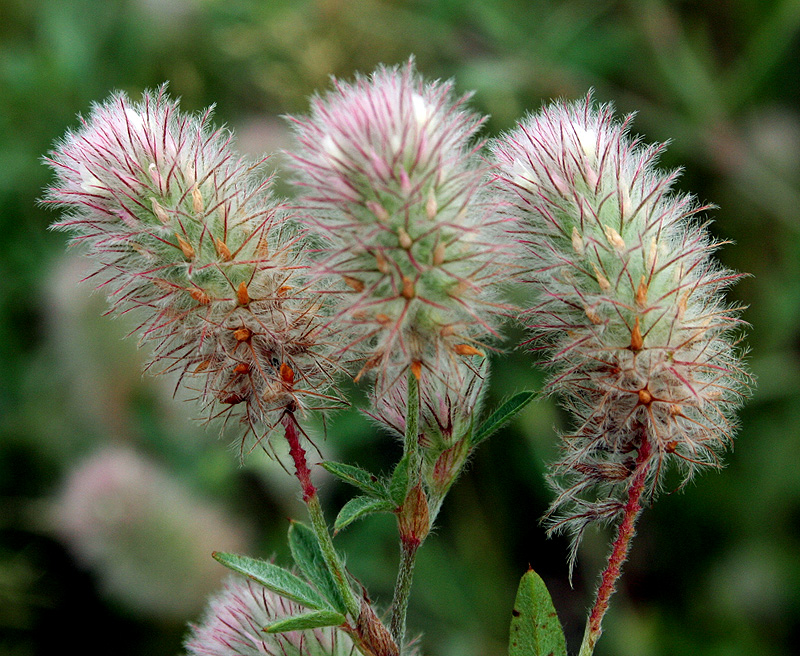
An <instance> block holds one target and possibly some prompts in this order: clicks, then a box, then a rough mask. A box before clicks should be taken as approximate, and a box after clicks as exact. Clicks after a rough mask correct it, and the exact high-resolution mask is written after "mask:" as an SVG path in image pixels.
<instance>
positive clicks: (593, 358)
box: [493, 96, 749, 544]
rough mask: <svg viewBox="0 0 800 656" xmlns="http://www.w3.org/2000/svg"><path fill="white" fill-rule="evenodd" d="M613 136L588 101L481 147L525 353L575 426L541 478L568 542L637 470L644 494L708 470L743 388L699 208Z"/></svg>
mask: <svg viewBox="0 0 800 656" xmlns="http://www.w3.org/2000/svg"><path fill="white" fill-rule="evenodd" d="M629 123H630V117H628V118H626V119H625V120H624V121H623V122H621V123H620V122H618V121H616V120H615V119H614V118H613V116H612V110H611V108H610V107H609V106H601V107H599V108H598V107H595V106H594V105H593V103H592V101H591V96H589V97H587V98H586V100H585V101H583V102H578V103H556V104H554V105H552V106H550V107H548V108H546V109H544V110H542V111H541V112H539V113H538V114H536V115H533V116H530V117H529V118H527V119H526V120H525V121H523V122H522V124H521V125H520V126H519V127H518V128H517V129H516V130H514V131H512V132H511V133H509V134H506V135H505V136H504V137H502V138H501V139H499V140H498V141H497V142H496V143H495V144H494V146H493V153H494V158H495V161H496V163H497V166H498V173H497V179H496V189H497V191H498V193H499V194H501V195H502V197H503V199H504V201H505V203H506V207H505V211H506V213H507V214H508V215H509V216H512V217H513V218H514V219H516V221H517V226H518V229H519V230H520V231H521V232H522V233H523V234H524V238H523V240H524V245H525V246H526V247H527V260H528V261H527V263H528V264H529V266H530V268H531V270H532V275H531V278H530V285H531V288H532V290H533V293H534V295H535V300H534V302H533V305H532V307H531V308H530V309H529V310H528V311H527V312H526V313H525V314H524V321H525V323H526V324H527V326H528V328H529V329H530V333H531V340H530V344H531V345H532V347H533V348H535V349H541V350H543V351H544V352H545V353H546V357H547V359H548V362H549V363H550V365H551V366H552V368H553V375H552V377H551V379H550V383H549V385H550V389H551V390H552V391H553V392H557V393H560V394H561V395H563V397H564V398H565V401H566V404H567V407H568V408H569V409H570V410H571V411H572V413H573V414H574V416H575V419H576V424H575V430H574V432H572V433H570V434H569V435H566V436H565V437H564V443H563V444H564V446H563V450H564V454H563V459H562V460H561V461H560V462H559V463H557V464H556V466H555V471H554V482H555V485H556V487H557V490H558V492H559V496H558V498H557V499H556V501H555V502H554V504H553V507H552V508H551V510H550V514H551V516H554V519H552V522H553V523H552V525H551V526H552V528H554V529H559V530H561V529H567V530H569V531H571V532H572V533H573V534H574V535H575V536H576V537H577V538H578V539H579V538H580V535H581V534H582V532H583V529H584V528H585V527H586V526H587V525H588V524H590V523H592V522H594V521H607V520H609V519H612V518H614V517H616V516H617V513H619V511H620V509H621V507H622V501H621V499H622V498H623V496H624V492H625V490H626V489H627V486H628V485H629V484H630V482H631V480H632V479H633V477H634V475H635V474H636V473H637V470H641V469H642V468H645V469H646V472H647V480H648V486H649V487H648V489H649V490H650V492H651V493H652V492H654V491H655V489H656V487H657V485H658V483H659V481H660V479H661V475H662V473H663V472H664V471H665V470H666V465H667V464H668V463H670V462H673V463H676V464H678V465H679V466H680V467H681V468H682V469H683V471H684V474H685V478H686V479H688V478H689V477H690V476H691V475H692V473H693V472H694V471H695V470H696V469H698V468H699V467H702V466H708V465H710V466H718V465H719V456H718V452H719V451H720V450H722V449H723V448H724V447H726V446H728V445H729V444H730V442H731V440H732V438H733V433H734V429H735V423H736V422H735V417H734V415H733V413H734V410H735V409H736V408H737V407H738V406H739V405H740V403H741V402H742V399H743V397H744V395H745V394H746V392H747V388H748V380H749V378H748V375H747V373H746V372H745V371H744V370H743V365H742V363H741V360H740V353H738V351H737V349H736V348H735V346H734V344H733V343H732V340H731V333H732V331H733V330H734V329H735V328H737V327H738V326H739V325H740V322H739V321H738V319H737V316H736V315H737V312H736V310H735V309H734V308H731V307H729V306H728V305H726V304H725V301H724V299H723V296H722V292H723V291H724V290H725V288H726V287H727V286H728V285H729V284H731V283H732V282H733V281H734V280H736V278H737V276H736V275H735V274H733V273H731V272H730V271H727V270H725V269H723V268H721V267H720V266H719V265H718V264H716V263H715V262H714V261H713V260H712V259H711V253H712V252H713V251H714V250H715V249H716V247H717V245H718V244H717V243H715V242H713V241H712V240H711V238H710V237H709V235H708V232H707V231H706V230H705V228H704V226H703V225H702V224H700V223H698V222H696V221H694V220H692V217H694V216H695V215H697V214H698V213H699V212H701V211H702V210H704V209H707V208H703V207H699V206H698V205H697V203H696V202H695V200H694V198H692V197H691V196H688V195H684V194H680V193H676V192H673V191H672V190H671V187H672V185H673V183H674V181H675V179H676V178H677V175H678V174H677V172H668V173H665V172H662V171H660V170H658V169H657V168H656V166H655V164H656V160H657V157H658V155H659V153H660V152H661V151H662V150H663V148H664V146H663V144H660V145H654V146H645V145H643V144H641V143H640V142H639V140H638V139H634V138H632V137H630V136H629V135H628V125H629ZM643 441H646V442H647V445H645V448H644V449H643V448H642V447H643ZM637 450H638V451H639V453H640V455H642V453H646V454H647V458H645V459H644V462H643V463H641V464H640V465H639V466H636V465H635V458H634V457H633V456H632V455H631V454H632V452H634V451H637ZM576 544H577V540H576Z"/></svg>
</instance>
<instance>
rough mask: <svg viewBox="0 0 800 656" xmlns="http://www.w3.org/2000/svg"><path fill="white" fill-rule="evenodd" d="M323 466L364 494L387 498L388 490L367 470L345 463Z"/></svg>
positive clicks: (324, 464)
mask: <svg viewBox="0 0 800 656" xmlns="http://www.w3.org/2000/svg"><path fill="white" fill-rule="evenodd" d="M322 466H323V467H324V468H325V469H326V470H327V471H329V472H330V473H331V474H333V475H334V476H336V477H338V478H340V479H342V480H343V481H344V482H345V483H349V484H350V485H354V486H355V487H357V488H358V489H359V490H361V491H362V492H366V493H367V494H369V495H370V496H373V497H380V498H384V499H385V498H386V488H385V487H384V486H383V485H382V484H381V482H380V481H379V480H378V478H377V477H376V476H373V475H372V474H370V473H369V472H368V471H366V470H365V469H361V467H355V466H354V465H346V464H344V463H343V462H323V463H322Z"/></svg>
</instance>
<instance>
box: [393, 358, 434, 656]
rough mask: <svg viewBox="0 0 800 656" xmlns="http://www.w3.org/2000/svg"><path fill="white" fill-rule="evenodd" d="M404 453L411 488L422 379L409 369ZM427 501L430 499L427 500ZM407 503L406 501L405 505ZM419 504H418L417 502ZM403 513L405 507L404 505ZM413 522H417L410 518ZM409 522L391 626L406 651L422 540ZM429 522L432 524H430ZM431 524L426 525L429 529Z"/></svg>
mask: <svg viewBox="0 0 800 656" xmlns="http://www.w3.org/2000/svg"><path fill="white" fill-rule="evenodd" d="M403 451H404V454H403V455H404V456H408V460H409V463H408V469H409V488H411V487H413V486H414V485H417V484H418V483H419V479H420V476H421V468H422V457H421V454H420V449H419V381H418V380H417V377H416V376H415V375H414V374H413V373H412V372H411V371H409V373H408V395H407V398H406V433H405V440H404V443H403ZM426 503H427V502H426ZM406 504H407V500H406V503H404V506H405V505H406ZM415 507H419V504H415ZM400 512H401V514H402V513H403V509H401V511H400ZM425 515H426V517H425V524H428V519H427V506H426V508H425ZM410 523H411V524H412V525H413V524H414V522H413V521H412V522H410ZM408 525H409V522H408V521H407V520H405V521H404V519H401V520H400V526H401V529H400V533H401V535H400V549H401V555H400V566H399V568H398V571H397V581H396V583H395V587H394V595H393V597H392V619H391V623H390V625H389V630H390V632H391V634H392V638H394V641H395V643H396V644H397V646H398V648H399V649H400V653H401V654H402V653H403V646H404V641H405V635H406V614H407V612H408V599H409V596H410V595H411V584H412V581H413V578H414V564H415V562H416V559H417V549H419V547H420V545H421V544H422V539H424V537H423V538H420V537H418V536H416V535H414V532H413V531H412V532H411V534H410V535H406V534H405V530H404V528H403V527H404V526H408ZM428 526H429V524H428ZM428 526H425V532H426V533H427V529H428Z"/></svg>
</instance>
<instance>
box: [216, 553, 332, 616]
mask: <svg viewBox="0 0 800 656" xmlns="http://www.w3.org/2000/svg"><path fill="white" fill-rule="evenodd" d="M212 555H213V556H214V558H215V559H216V560H217V561H219V562H220V563H222V564H223V565H225V567H227V568H229V569H232V570H233V571H234V572H239V573H240V574H244V575H245V576H247V577H249V578H251V579H253V580H254V581H256V582H257V583H260V584H261V585H263V586H264V587H265V588H269V589H270V590H272V591H273V592H275V593H277V594H279V595H280V596H281V597H286V598H287V599H291V600H292V601H296V602H297V603H298V604H302V605H303V606H306V607H307V608H313V609H315V610H319V609H322V608H328V607H329V604H328V603H327V602H326V601H325V600H324V599H323V598H322V597H321V596H320V595H319V593H318V592H317V591H316V590H314V588H312V587H311V586H310V585H309V584H308V583H306V582H305V581H303V580H302V579H301V578H299V577H297V576H295V575H294V574H292V573H291V572H290V571H289V570H286V569H284V568H283V567H278V566H277V565H274V564H273V563H268V562H267V561H265V560H258V559H257V558H250V557H248V556H239V555H237V554H230V553H223V552H219V551H215V552H214V553H213V554H212Z"/></svg>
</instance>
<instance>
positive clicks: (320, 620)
mask: <svg viewBox="0 0 800 656" xmlns="http://www.w3.org/2000/svg"><path fill="white" fill-rule="evenodd" d="M346 621H347V618H345V616H344V615H342V614H341V613H337V612H336V611H335V610H317V611H314V612H313V613H303V614H302V615H295V616H294V617H287V618H286V619H283V620H278V621H277V622H273V623H272V624H268V625H267V626H265V627H264V631H266V632H267V633H284V632H285V631H302V630H303V629H319V628H320V627H323V626H341V625H342V624H344V623H345V622H346Z"/></svg>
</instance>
